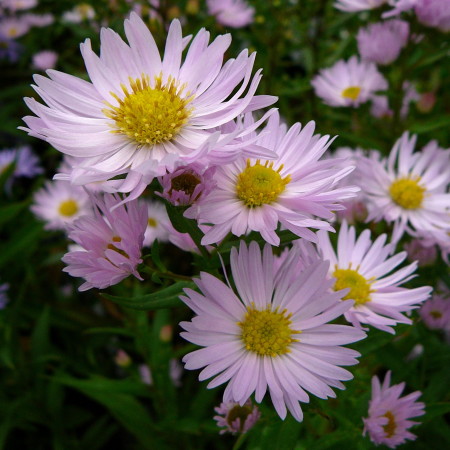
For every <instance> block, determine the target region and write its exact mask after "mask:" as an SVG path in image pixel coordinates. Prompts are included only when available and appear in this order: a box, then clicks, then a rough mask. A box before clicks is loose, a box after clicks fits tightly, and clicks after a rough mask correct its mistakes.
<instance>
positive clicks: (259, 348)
mask: <svg viewBox="0 0 450 450" xmlns="http://www.w3.org/2000/svg"><path fill="white" fill-rule="evenodd" d="M291 317H292V314H287V313H286V310H283V311H282V312H279V311H278V308H277V309H275V310H274V311H272V310H271V309H270V307H267V309H265V310H263V311H259V310H257V309H255V307H254V305H252V307H247V313H246V314H245V317H244V320H243V321H242V322H238V325H239V326H240V327H241V329H242V334H241V338H242V341H243V343H244V345H245V348H246V349H247V350H248V351H250V352H253V353H256V354H257V355H260V356H277V355H283V354H284V353H288V352H289V351H290V350H289V346H290V345H291V344H292V343H293V342H298V339H294V338H293V337H292V335H293V334H299V333H301V331H296V330H292V329H291V328H290V326H289V325H290V324H291V323H292V322H291V320H290V318H291Z"/></svg>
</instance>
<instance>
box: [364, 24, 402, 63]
mask: <svg viewBox="0 0 450 450" xmlns="http://www.w3.org/2000/svg"><path fill="white" fill-rule="evenodd" d="M408 38H409V23H408V22H405V21H404V20H388V21H386V22H379V23H372V24H370V25H369V26H367V27H365V28H360V29H359V31H358V35H357V37H356V39H357V41H358V51H359V54H360V55H361V57H362V58H363V59H365V60H367V61H371V62H374V63H376V64H382V65H385V64H390V63H391V62H393V61H395V60H396V59H397V58H398V55H399V54H400V51H401V49H402V48H403V47H405V46H406V44H407V42H408Z"/></svg>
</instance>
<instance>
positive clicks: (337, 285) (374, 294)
mask: <svg viewBox="0 0 450 450" xmlns="http://www.w3.org/2000/svg"><path fill="white" fill-rule="evenodd" d="M318 237H319V243H318V247H319V249H320V251H321V253H322V255H323V258H324V259H325V260H328V261H330V272H329V274H330V277H332V278H334V282H333V289H334V290H336V291H340V290H341V289H345V288H348V289H350V291H349V292H348V293H347V294H346V295H345V297H344V298H343V300H344V303H345V301H346V300H349V299H351V300H353V301H354V305H353V306H352V307H351V308H350V309H349V310H348V311H347V312H345V314H344V315H345V318H346V319H347V320H348V321H349V322H351V323H352V324H353V325H354V326H357V327H359V326H361V324H362V323H367V324H369V325H372V326H373V327H375V328H379V329H380V330H383V331H387V332H388V333H392V334H394V330H393V329H392V328H391V326H393V325H396V324H397V323H407V324H410V323H412V322H411V319H409V318H407V317H405V316H404V315H403V314H401V313H402V312H405V311H411V310H412V309H414V308H417V307H418V306H419V305H420V303H421V302H423V301H424V300H426V299H427V298H428V297H429V295H430V292H431V290H432V288H431V287H429V286H424V287H420V288H415V289H406V288H403V287H400V285H401V284H403V283H405V282H406V281H408V280H410V279H411V278H412V276H411V275H412V274H413V272H414V271H415V270H416V268H417V263H416V262H414V263H412V264H410V265H408V266H406V267H403V268H402V269H399V270H396V271H395V272H393V270H394V269H395V268H396V267H397V266H398V265H399V264H400V263H401V262H402V261H403V260H404V259H405V258H406V252H401V253H398V254H396V255H394V256H389V255H390V254H391V253H392V250H393V246H392V244H388V245H385V243H386V238H387V235H386V234H382V235H381V236H379V237H378V238H377V239H376V240H375V241H374V242H372V240H371V239H370V231H369V230H364V231H363V232H362V233H361V235H360V236H359V237H358V239H356V233H355V228H354V227H350V228H349V227H348V226H347V223H346V222H344V223H343V224H342V225H341V229H340V231H339V238H338V248H337V252H335V251H334V249H333V247H332V245H331V242H330V238H329V236H328V233H326V232H322V231H319V232H318Z"/></svg>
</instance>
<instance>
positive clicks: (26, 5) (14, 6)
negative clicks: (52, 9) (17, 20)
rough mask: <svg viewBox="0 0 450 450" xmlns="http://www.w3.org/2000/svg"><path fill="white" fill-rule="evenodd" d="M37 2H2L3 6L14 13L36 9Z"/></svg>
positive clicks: (24, 0) (17, 0)
mask: <svg viewBox="0 0 450 450" xmlns="http://www.w3.org/2000/svg"><path fill="white" fill-rule="evenodd" d="M37 4H38V2H37V0H2V6H3V7H4V8H7V9H9V10H10V11H12V12H15V11H24V10H26V9H31V8H34V7H35V6H36V5H37Z"/></svg>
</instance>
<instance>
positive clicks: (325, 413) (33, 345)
mask: <svg viewBox="0 0 450 450" xmlns="http://www.w3.org/2000/svg"><path fill="white" fill-rule="evenodd" d="M134 3H139V2H138V1H135V2H134ZM141 3H142V6H143V7H145V8H149V6H148V2H147V1H144V0H142V2H141ZM249 3H250V4H251V5H252V6H254V8H255V9H256V13H255V21H254V23H253V24H252V25H250V26H248V27H246V28H243V29H227V28H226V27H223V26H221V25H219V24H217V23H216V21H215V19H214V17H211V16H208V14H207V10H206V7H205V4H204V2H202V1H197V0H185V1H168V0H166V1H161V3H160V7H159V8H158V11H157V12H158V13H159V15H160V18H161V20H156V19H147V23H148V25H149V27H150V29H151V31H152V33H153V34H154V36H155V38H156V40H157V42H158V43H159V44H161V45H163V43H164V41H165V37H166V31H165V30H166V28H167V24H168V23H169V22H170V20H171V19H172V18H174V17H180V18H181V20H182V23H183V31H184V34H191V33H192V34H195V33H196V32H197V31H198V30H199V29H200V28H201V27H203V26H204V27H206V28H207V29H208V30H210V32H211V35H212V37H214V36H216V35H218V34H222V33H224V32H231V33H232V36H233V43H232V45H231V47H230V49H229V51H228V54H227V56H228V57H229V58H230V57H235V56H236V55H237V54H238V52H239V51H240V50H242V49H244V48H249V49H250V50H251V51H256V52H257V58H256V64H255V67H256V68H259V67H262V68H263V69H264V71H263V73H264V76H263V79H262V82H261V85H260V88H259V92H260V93H264V94H270V95H277V96H278V97H279V101H278V103H277V105H276V106H277V107H278V108H279V109H280V113H281V115H282V117H283V118H284V119H285V120H286V122H287V123H289V124H292V123H294V122H296V121H300V122H302V123H306V122H307V121H309V120H315V121H316V123H317V131H318V132H319V133H321V134H330V135H338V136H339V137H338V139H337V141H336V142H335V144H334V148H336V147H338V146H351V147H355V146H360V147H362V148H365V149H372V148H376V149H378V150H379V151H381V152H382V153H384V154H387V153H388V152H389V150H390V149H391V147H392V145H393V143H394V141H395V139H397V138H398V137H399V136H400V134H401V133H402V132H403V131H404V130H410V131H411V132H414V133H417V134H418V136H419V142H420V144H421V145H423V144H425V143H427V142H428V141H429V140H431V139H437V140H438V141H439V143H440V145H441V146H443V147H446V146H448V143H449V141H448V136H449V128H450V98H449V97H450V89H449V87H450V73H449V72H450V65H449V63H448V59H449V51H450V42H449V39H448V38H449V35H448V34H443V33H441V32H439V31H436V30H433V29H430V28H427V29H425V28H424V27H423V26H421V25H420V24H417V23H415V22H411V24H412V29H413V30H414V32H415V33H418V34H422V33H423V34H424V37H423V38H422V40H421V42H420V45H419V44H417V45H416V44H414V43H410V44H409V46H408V48H407V49H406V50H404V51H403V52H402V54H401V57H400V59H399V60H398V61H397V62H396V63H395V64H392V65H390V66H387V67H385V68H382V69H381V71H382V72H383V74H384V75H385V76H386V78H387V79H388V80H389V85H390V89H389V91H388V92H387V95H388V97H389V101H390V104H391V105H393V110H394V114H393V117H391V118H381V119H378V118H375V117H373V116H372V115H371V114H370V113H369V105H367V104H366V105H363V106H362V107H360V108H359V109H352V108H331V107H328V106H326V105H324V104H323V103H322V102H321V100H320V99H319V98H317V97H316V96H315V94H314V91H313V89H312V87H311V84H310V81H311V78H312V77H313V76H314V75H315V74H316V73H317V72H318V70H319V69H321V68H324V67H328V66H330V65H332V64H333V63H335V62H336V61H337V60H339V59H341V58H345V59H348V58H349V57H350V56H352V55H354V54H357V47H356V39H355V35H356V33H357V31H358V29H359V27H360V26H363V25H365V24H367V23H369V22H373V21H378V20H379V17H380V11H379V10H374V11H370V12H364V13H360V14H349V13H342V12H340V11H338V10H337V9H335V8H334V7H333V1H331V0H308V1H303V0H302V1H300V0H298V1H296V0H275V1H268V0H251V1H249ZM76 4H77V3H76V2H74V1H69V0H59V1H51V0H41V1H40V2H39V4H38V6H37V7H36V8H35V9H34V11H33V12H36V13H52V14H53V15H54V17H55V22H54V23H53V24H52V25H50V26H47V27H43V28H33V29H32V30H31V31H30V32H29V33H27V34H26V35H24V36H23V37H21V38H20V39H18V41H19V43H20V45H21V49H22V50H21V54H20V57H19V59H18V60H17V61H16V62H9V61H8V60H7V59H2V60H0V77H1V92H0V148H1V149H6V148H13V147H18V146H21V145H31V146H32V148H33V149H34V151H35V153H36V154H37V155H38V156H39V158H40V160H41V162H42V165H43V166H44V168H45V174H44V175H42V176H40V177H37V178H35V179H34V180H28V179H21V180H20V182H17V183H15V184H14V185H13V188H12V191H11V192H9V191H8V190H5V189H3V185H4V184H5V181H6V179H7V178H8V175H9V173H7V172H4V173H3V174H2V175H1V176H0V183H1V184H2V186H0V236H1V251H0V282H7V283H9V291H8V297H9V299H10V301H9V303H8V305H7V307H6V308H4V309H2V310H0V343H1V346H0V366H1V370H0V380H1V388H0V404H1V405H2V406H1V408H0V448H4V449H15V448H17V449H19V448H20V449H28V448H33V449H35V450H40V449H49V448H52V449H55V450H72V449H74V450H75V449H89V450H96V449H114V448H124V449H125V448H126V449H173V448H183V449H203V448H204V449H210V448H215V449H229V448H234V449H237V448H241V447H242V448H250V449H274V450H275V449H280V450H285V449H296V450H303V449H305V450H306V449H308V450H310V449H318V450H323V449H342V448H346V449H347V450H352V449H358V450H360V449H366V448H369V449H370V448H372V447H373V445H372V444H371V443H370V441H369V439H368V438H364V437H363V436H362V428H363V423H362V419H361V417H364V416H366V415H367V405H368V400H369V398H370V389H369V386H370V378H371V376H372V374H374V373H380V374H383V373H384V372H385V371H386V370H387V369H391V370H392V371H393V377H394V379H393V381H394V382H395V383H399V382H401V381H406V383H407V390H408V392H412V391H414V390H421V391H422V392H423V397H422V398H421V400H422V401H424V402H425V403H426V415H425V416H424V417H422V418H420V419H419V420H420V422H422V425H421V426H419V427H417V428H415V429H414V430H413V432H414V433H415V434H417V435H418V439H417V441H415V442H411V443H408V444H405V445H404V447H403V448H404V449H405V450H406V449H409V448H411V449H424V450H425V449H426V450H429V449H430V448H450V430H449V427H448V420H449V416H448V413H449V412H450V396H449V391H448V386H449V385H450V372H449V370H448V368H449V363H450V353H449V347H448V342H446V339H445V337H444V335H443V334H441V333H440V332H439V331H430V330H429V329H427V328H426V327H425V326H424V324H423V323H422V322H421V321H420V320H419V319H418V316H417V314H415V315H414V316H413V317H414V321H415V324H414V326H399V327H397V328H396V336H395V337H394V338H392V336H391V335H389V334H386V333H383V332H381V331H378V330H374V329H372V330H371V331H370V334H369V338H368V339H366V340H364V341H362V342H360V343H358V344H356V345H354V346H353V348H356V349H357V350H359V351H360V352H361V353H362V357H361V358H360V364H359V365H358V366H355V367H353V368H352V369H351V370H352V372H353V373H354V375H355V379H354V380H353V381H351V382H348V383H346V390H345V391H343V392H338V395H337V398H336V399H334V400H328V401H324V400H320V399H316V398H312V399H311V403H310V404H309V405H304V407H303V409H304V413H305V420H304V422H303V423H300V424H299V423H297V422H296V421H295V420H294V419H292V417H290V416H289V417H288V418H287V419H286V420H285V421H284V422H283V421H281V420H280V419H279V418H278V416H277V415H276V413H275V411H274V410H273V407H272V405H271V403H270V401H268V400H265V401H264V402H263V404H262V405H261V411H262V418H261V420H260V422H259V423H258V424H257V426H256V427H255V428H253V429H252V430H251V431H250V432H249V433H247V434H246V435H242V436H240V437H237V438H236V437H233V436H229V435H226V436H219V435H218V428H217V426H216V424H215V422H214V421H213V419H212V417H213V415H214V411H213V408H214V406H217V405H218V404H219V403H220V401H221V395H222V389H220V388H217V389H214V390H208V389H206V383H205V382H202V383H200V382H198V380H197V377H198V373H197V371H193V372H189V373H188V372H185V371H183V372H182V375H181V379H180V380H179V382H176V383H175V384H174V381H173V379H172V378H173V377H170V376H169V372H170V369H171V367H172V364H173V363H172V362H171V361H173V360H174V359H175V360H176V361H180V359H181V357H182V356H183V355H184V354H186V353H187V352H189V351H191V350H192V349H193V348H194V346H193V345H190V344H188V343H186V342H185V341H183V340H182V339H181V338H180V337H179V336H178V333H179V328H178V323H179V322H180V321H181V320H186V319H189V318H190V317H191V314H192V313H191V312H190V311H189V310H188V309H187V308H186V307H185V306H184V305H182V303H181V302H180V301H179V300H178V294H179V293H180V292H181V290H182V288H183V287H185V286H188V285H191V284H192V283H191V282H190V281H183V280H181V281H180V280H177V279H174V278H173V277H172V276H171V275H170V274H171V273H175V274H181V275H182V277H186V278H189V277H190V276H192V275H195V274H197V273H198V271H199V270H200V269H207V270H208V271H210V272H212V273H215V274H217V275H218V274H219V272H218V270H219V267H220V262H219V261H218V260H213V261H210V262H208V265H209V266H208V267H205V263H204V262H203V261H202V260H201V258H199V257H197V256H195V255H191V254H187V253H184V252H181V250H179V249H177V248H176V247H174V246H172V245H171V244H160V245H158V244H156V245H154V246H153V247H152V249H151V252H150V253H149V254H148V255H147V257H146V260H145V264H146V265H148V266H151V267H153V270H152V271H151V272H152V274H151V275H150V274H149V275H147V276H146V282H145V283H142V284H141V283H139V282H138V281H137V280H131V279H127V280H124V282H122V283H121V284H120V285H118V286H114V287H111V288H109V289H108V290H106V291H105V293H100V292H99V291H97V290H92V291H88V292H84V293H79V292H77V287H78V286H79V284H80V283H79V281H78V280H76V279H73V278H71V277H69V276H68V275H67V274H65V273H63V272H62V271H61V270H62V268H63V267H64V265H63V264H62V263H61V261H60V259H61V256H62V255H63V254H64V253H65V252H66V248H67V241H66V238H65V236H64V235H63V233H58V232H48V231H44V230H43V225H42V224H41V223H40V222H39V221H37V219H35V218H34V216H33V215H32V213H31V212H30V211H29V205H30V203H31V196H32V193H33V192H34V191H35V190H36V189H38V188H39V187H41V186H42V185H43V183H44V181H45V179H49V178H51V177H52V176H53V175H54V173H55V171H56V167H57V166H58V164H59V162H60V159H61V155H60V154H59V152H57V151H55V150H54V149H52V148H49V147H48V146H47V145H46V144H45V143H43V142H41V141H38V140H36V139H33V138H30V137H28V136H27V135H26V133H24V132H23V131H21V130H18V129H17V127H19V126H21V125H23V123H22V120H21V118H22V117H23V116H24V115H27V114H29V112H28V110H27V108H26V106H25V104H24V102H23V100H22V98H23V97H25V96H33V95H34V91H33V90H32V88H31V87H30V84H31V82H32V74H33V73H35V72H36V69H34V68H33V67H32V66H31V58H32V55H33V54H35V53H36V52H37V51H40V50H44V49H52V50H54V51H56V52H57V53H58V55H59V58H58V63H57V69H58V70H61V71H63V72H67V73H70V74H73V75H76V76H79V77H82V78H86V79H87V75H86V72H85V69H84V65H83V60H82V57H81V55H80V52H79V43H80V42H82V41H83V40H84V39H86V38H90V39H91V40H92V42H93V48H94V49H96V50H97V51H98V49H99V29H100V27H101V26H110V27H111V28H113V29H114V30H116V31H118V32H119V33H121V34H122V35H123V20H124V18H125V17H126V16H127V14H128V13H129V10H130V4H129V3H127V2H126V1H124V0H115V1H114V0H112V1H106V0H102V1H100V0H96V1H95V2H92V3H91V5H92V7H93V8H94V10H95V17H94V18H93V19H90V20H83V21H82V22H81V23H78V24H73V23H66V22H64V21H63V20H61V16H62V14H63V13H64V12H65V11H68V10H70V9H72V8H73V7H74V6H75V5H76ZM144 17H145V15H144ZM405 81H409V82H411V83H414V85H415V86H416V89H417V91H418V92H419V94H420V95H422V96H423V95H424V94H432V95H433V98H434V99H435V101H434V103H433V105H432V106H431V107H429V105H427V106H426V107H425V106H424V102H423V101H422V102H421V100H419V101H418V102H416V103H414V104H412V105H411V107H410V111H409V114H408V115H407V117H406V118H405V119H402V118H401V116H400V113H399V111H400V108H401V104H402V96H403V91H402V89H401V87H402V86H403V83H404V82H405ZM147 195H151V189H149V192H148V193H147ZM379 231H381V230H379ZM230 245H231V244H230ZM229 247H230V246H229ZM229 247H228V248H229ZM224 250H226V249H224ZM224 257H225V260H226V258H227V255H226V251H224ZM438 279H443V280H447V283H449V275H448V267H446V266H445V265H443V264H441V265H437V266H433V267H431V268H427V269H423V270H422V271H420V272H419V277H418V278H417V279H416V280H414V281H413V285H423V284H434V283H436V280H438ZM130 298H133V299H134V300H131V301H130ZM168 306H171V307H170V308H168ZM418 346H420V347H418ZM418 349H419V350H420V349H421V350H422V353H420V354H418ZM119 350H123V351H124V352H126V354H127V355H128V357H129V360H126V361H121V360H120V358H119V357H118V351H119ZM119 354H120V353H119ZM143 365H144V366H146V367H147V368H148V367H149V368H150V369H151V373H152V382H151V384H149V383H148V381H149V380H148V378H147V379H146V378H145V377H144V378H143V375H142V370H143V368H142V366H143Z"/></svg>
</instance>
